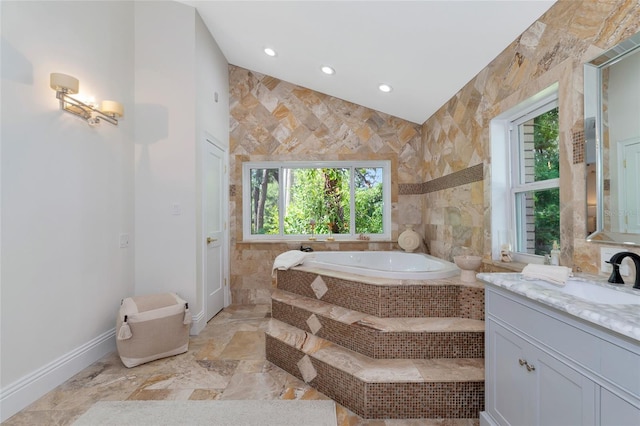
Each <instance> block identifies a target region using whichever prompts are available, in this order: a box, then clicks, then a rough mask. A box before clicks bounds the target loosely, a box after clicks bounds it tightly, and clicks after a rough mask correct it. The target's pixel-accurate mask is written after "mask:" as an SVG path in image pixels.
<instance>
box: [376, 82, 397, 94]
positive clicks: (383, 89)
mask: <svg viewBox="0 0 640 426" xmlns="http://www.w3.org/2000/svg"><path fill="white" fill-rule="evenodd" d="M378 89H380V91H381V92H384V93H389V92H390V91H392V90H393V88H392V87H391V86H389V85H388V84H384V83H382V84H381V85H380V86H378Z"/></svg>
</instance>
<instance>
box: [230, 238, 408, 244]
mask: <svg viewBox="0 0 640 426" xmlns="http://www.w3.org/2000/svg"><path fill="white" fill-rule="evenodd" d="M372 243H373V244H396V243H397V241H392V240H374V239H370V240H357V239H356V240H333V241H327V240H326V239H324V240H322V239H316V240H309V239H307V240H242V241H238V242H237V243H236V245H239V244H289V245H298V244H303V245H313V244H372Z"/></svg>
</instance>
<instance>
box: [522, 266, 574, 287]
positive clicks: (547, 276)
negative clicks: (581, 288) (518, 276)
mask: <svg viewBox="0 0 640 426" xmlns="http://www.w3.org/2000/svg"><path fill="white" fill-rule="evenodd" d="M572 276H573V273H572V272H571V268H567V267H566V266H555V265H536V264H533V263H530V264H528V265H527V266H525V267H524V269H523V270H522V278H525V279H537V280H543V281H549V282H550V283H553V284H557V285H560V286H563V285H565V283H566V282H567V280H568V279H569V277H572Z"/></svg>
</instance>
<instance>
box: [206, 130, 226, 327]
mask: <svg viewBox="0 0 640 426" xmlns="http://www.w3.org/2000/svg"><path fill="white" fill-rule="evenodd" d="M224 158H225V153H224V151H222V149H220V148H219V147H218V146H216V145H215V144H214V143H213V142H212V141H211V140H207V141H206V142H205V154H204V186H203V187H204V201H205V202H204V230H205V235H204V246H205V247H204V253H205V268H204V279H205V292H206V295H207V296H206V312H207V321H209V320H210V319H211V318H213V316H214V315H215V314H217V313H218V312H220V310H222V308H223V307H224V299H225V298H224V293H225V267H224V259H225V250H224V247H225V236H226V233H225V225H226V215H225V208H226V202H225V197H224V185H225V181H226V176H225V174H226V173H225V172H226V170H225V161H224Z"/></svg>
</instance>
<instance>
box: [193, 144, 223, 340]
mask: <svg viewBox="0 0 640 426" xmlns="http://www.w3.org/2000/svg"><path fill="white" fill-rule="evenodd" d="M207 144H211V145H213V146H215V147H216V148H218V149H220V151H222V154H223V160H222V163H223V167H224V173H223V178H222V188H221V191H222V192H221V193H222V200H223V201H222V209H223V230H222V235H223V241H222V244H221V246H222V268H223V272H222V274H223V277H224V283H223V294H224V307H225V308H226V307H227V306H229V304H230V303H231V290H230V283H229V149H228V147H227V146H226V145H224V144H223V143H222V142H220V140H219V139H218V138H216V137H215V136H213V135H212V134H210V133H209V132H204V137H203V139H202V160H201V161H202V170H203V171H204V170H205V162H206V161H207V156H206V155H205V153H206V150H207V147H208V145H207ZM204 179H205V174H204V172H203V173H201V176H200V185H201V190H200V192H201V194H200V196H201V199H202V200H203V202H202V203H201V216H202V217H201V224H200V225H201V231H200V236H199V237H200V247H201V251H202V259H201V261H202V301H203V304H202V305H203V306H202V308H203V315H204V317H206V315H207V241H206V236H205V233H206V229H207V228H206V214H205V213H206V211H205V210H206V204H205V203H204V199H205V190H206V185H205V183H204ZM205 325H206V324H203V325H202V328H204V327H205Z"/></svg>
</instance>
